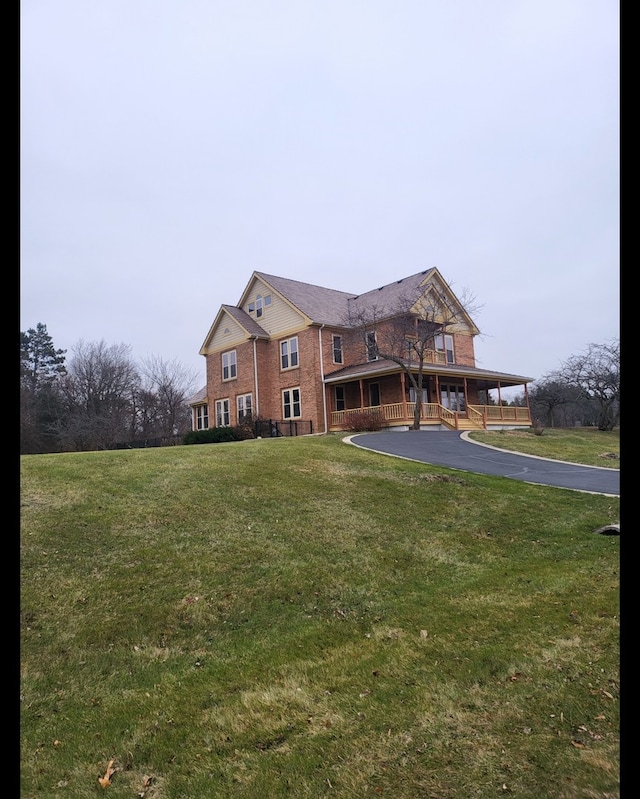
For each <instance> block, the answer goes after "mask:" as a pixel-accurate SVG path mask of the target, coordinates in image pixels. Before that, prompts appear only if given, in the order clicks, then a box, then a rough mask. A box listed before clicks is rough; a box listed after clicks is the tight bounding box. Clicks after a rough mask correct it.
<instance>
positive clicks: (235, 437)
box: [183, 427, 246, 444]
mask: <svg viewBox="0 0 640 799" xmlns="http://www.w3.org/2000/svg"><path fill="white" fill-rule="evenodd" d="M243 438H246V436H244V435H243V434H242V431H241V430H240V429H239V428H237V427H210V428H209V429H208V430H191V431H190V432H189V433H187V434H186V435H185V437H184V438H183V443H184V444H219V443H221V442H223V441H241V440H242V439H243Z"/></svg>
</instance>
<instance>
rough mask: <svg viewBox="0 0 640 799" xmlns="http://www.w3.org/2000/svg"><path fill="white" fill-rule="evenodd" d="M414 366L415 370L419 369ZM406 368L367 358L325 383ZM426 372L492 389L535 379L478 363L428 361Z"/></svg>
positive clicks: (331, 376) (394, 363) (398, 371)
mask: <svg viewBox="0 0 640 799" xmlns="http://www.w3.org/2000/svg"><path fill="white" fill-rule="evenodd" d="M417 369H418V367H417V366H414V367H413V369H412V371H414V372H415V371H417ZM402 371H403V367H402V366H400V364H398V363H396V362H395V361H390V360H385V359H380V360H377V361H368V362H367V363H361V364H357V365H356V366H346V367H344V369H338V370H337V371H335V372H331V373H330V374H328V375H325V378H324V382H325V383H327V384H329V383H331V384H333V383H348V382H350V381H352V380H359V379H360V378H363V379H370V378H372V377H383V376H385V375H392V374H396V373H397V374H399V373H400V372H402ZM423 374H424V375H438V377H441V378H447V377H467V378H472V379H473V380H477V382H478V388H480V389H485V390H486V389H490V388H498V385H500V386H521V385H524V384H525V383H532V382H533V381H534V380H535V378H533V377H524V376H523V375H513V374H509V373H507V372H493V371H489V370H487V369H478V368H477V367H475V366H460V365H456V364H447V365H444V364H436V365H434V364H425V365H424V367H423Z"/></svg>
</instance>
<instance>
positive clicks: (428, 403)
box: [190, 267, 533, 433]
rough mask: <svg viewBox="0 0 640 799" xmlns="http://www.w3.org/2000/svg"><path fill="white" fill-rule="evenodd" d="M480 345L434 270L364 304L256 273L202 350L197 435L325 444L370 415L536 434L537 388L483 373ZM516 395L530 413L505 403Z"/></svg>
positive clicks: (397, 421)
mask: <svg viewBox="0 0 640 799" xmlns="http://www.w3.org/2000/svg"><path fill="white" fill-rule="evenodd" d="M478 334H479V330H478V328H477V327H476V325H475V324H474V322H473V320H472V319H471V317H470V315H469V313H468V312H467V310H466V308H465V307H464V305H463V303H462V302H461V301H460V300H459V299H458V298H457V297H456V296H455V294H454V293H453V291H452V290H451V288H450V287H449V286H448V284H447V283H446V281H445V280H444V278H443V277H442V275H441V274H440V272H439V271H438V270H437V269H436V268H435V267H434V268H432V269H427V270H425V271H424V272H420V273H418V274H415V275H411V276H410V277H406V278H403V279H402V280H398V281H395V282H394V283H390V284H389V285H386V286H381V287H379V288H376V289H373V290H372V291H368V292H366V293H364V294H360V295H355V294H349V293H347V292H343V291H337V290H335V289H329V288H323V287H321V286H314V285H311V284H309V283H302V282H300V281H297V280H290V279H288V278H283V277H277V276H275V275H268V274H265V273H263V272H254V273H253V274H252V275H251V279H250V280H249V282H248V284H247V286H246V288H245V290H244V292H243V294H242V296H241V297H240V300H239V302H238V304H237V305H222V306H221V308H220V310H219V311H218V314H217V315H216V318H215V320H214V322H213V324H212V325H211V328H210V330H209V332H208V333H207V336H206V338H205V340H204V343H203V344H202V347H201V349H200V354H201V355H204V356H205V358H206V380H207V382H206V386H205V387H204V388H203V389H202V390H201V391H200V392H198V394H196V396H195V397H193V398H192V400H191V402H190V404H191V407H192V410H193V429H194V430H201V429H206V428H208V427H214V426H215V427H220V426H227V425H236V424H239V423H241V422H242V421H243V420H244V419H246V418H247V417H248V416H250V417H251V418H253V419H256V418H260V419H271V420H278V421H291V420H301V421H302V420H304V421H306V422H310V430H311V431H313V432H315V433H323V432H330V431H339V430H346V429H349V418H350V417H351V416H353V414H360V413H363V412H367V413H376V414H378V415H379V417H380V418H381V420H382V424H383V426H385V427H393V428H397V429H399V430H406V429H408V428H409V427H412V426H413V427H415V426H417V425H418V426H419V427H420V428H421V429H433V430H450V429H453V430H460V429H469V428H478V429H482V428H485V429H497V428H510V427H511V428H512V427H518V426H528V425H530V424H531V417H530V413H529V408H528V407H527V406H528V402H527V401H526V399H527V384H528V383H529V382H531V381H532V380H533V378H530V377H523V376H521V375H514V374H505V373H501V372H496V371H491V370H487V369H481V368H478V367H477V366H476V363H475V353H474V337H475V336H477V335H478ZM513 386H523V387H524V397H525V405H524V406H523V407H520V406H518V407H515V406H506V404H505V405H503V404H502V402H501V396H500V392H501V389H503V388H507V387H509V388H510V387H513ZM489 392H492V393H491V394H490V393H489ZM416 403H417V405H418V407H417V408H416Z"/></svg>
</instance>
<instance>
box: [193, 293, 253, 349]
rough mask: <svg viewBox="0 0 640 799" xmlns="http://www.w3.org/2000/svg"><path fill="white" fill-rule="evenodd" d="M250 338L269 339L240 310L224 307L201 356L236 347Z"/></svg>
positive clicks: (216, 319) (210, 332) (205, 341)
mask: <svg viewBox="0 0 640 799" xmlns="http://www.w3.org/2000/svg"><path fill="white" fill-rule="evenodd" d="M250 338H267V335H266V333H265V331H264V330H262V328H260V326H259V325H258V324H256V322H255V321H254V320H253V319H251V318H250V317H248V316H246V315H245V314H244V313H243V312H242V311H240V309H238V308H233V307H231V306H229V305H223V306H222V307H221V308H220V310H219V311H218V314H217V316H216V318H215V320H214V322H213V324H212V325H211V328H210V329H209V332H208V334H207V337H206V338H205V340H204V343H203V344H202V347H201V348H200V355H209V354H211V353H213V352H219V351H220V350H225V349H228V348H229V347H236V346H238V345H239V344H242V342H244V341H247V340H248V339H250Z"/></svg>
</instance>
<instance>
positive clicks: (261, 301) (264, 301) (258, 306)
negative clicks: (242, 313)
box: [249, 294, 271, 317]
mask: <svg viewBox="0 0 640 799" xmlns="http://www.w3.org/2000/svg"><path fill="white" fill-rule="evenodd" d="M267 305H271V294H267V295H266V296H265V297H263V296H262V294H258V296H257V297H256V301H255V302H250V303H249V313H253V311H255V312H256V316H257V317H260V316H262V314H263V312H264V308H266V306H267Z"/></svg>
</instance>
